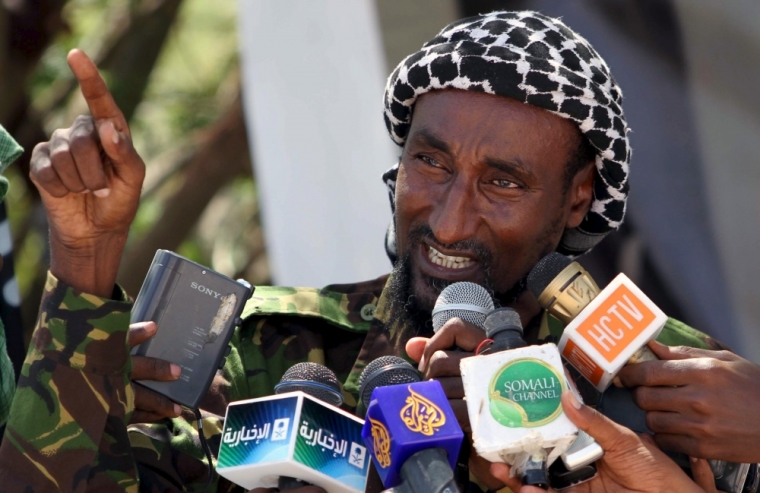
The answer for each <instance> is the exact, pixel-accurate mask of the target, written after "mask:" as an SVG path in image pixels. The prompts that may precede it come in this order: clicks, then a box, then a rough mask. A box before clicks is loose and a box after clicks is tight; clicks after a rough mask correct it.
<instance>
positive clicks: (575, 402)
mask: <svg viewBox="0 0 760 493" xmlns="http://www.w3.org/2000/svg"><path fill="white" fill-rule="evenodd" d="M568 392H570V397H569V399H570V404H572V406H573V407H574V408H575V409H580V408H581V401H579V400H578V398H577V397H575V392H573V391H570V390H568Z"/></svg>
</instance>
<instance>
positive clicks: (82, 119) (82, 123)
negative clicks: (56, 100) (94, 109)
mask: <svg viewBox="0 0 760 493" xmlns="http://www.w3.org/2000/svg"><path fill="white" fill-rule="evenodd" d="M88 126H89V127H91V128H94V127H95V119H94V118H93V117H91V116H89V115H79V116H77V117H76V118H74V125H72V128H76V127H88Z"/></svg>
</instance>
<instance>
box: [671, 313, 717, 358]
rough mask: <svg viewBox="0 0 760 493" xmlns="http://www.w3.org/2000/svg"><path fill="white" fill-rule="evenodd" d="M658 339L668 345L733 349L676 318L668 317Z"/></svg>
mask: <svg viewBox="0 0 760 493" xmlns="http://www.w3.org/2000/svg"><path fill="white" fill-rule="evenodd" d="M657 340H658V341H659V342H661V343H663V344H665V345H667V346H689V347H695V348H700V349H712V350H715V351H720V350H723V349H726V350H729V351H730V350H731V349H730V348H729V347H728V346H726V345H725V344H723V343H722V342H720V341H718V340H717V339H713V338H712V337H710V336H708V335H707V334H705V333H703V332H700V331H698V330H696V329H693V328H691V327H689V326H688V325H686V324H685V323H683V322H680V321H678V320H676V319H675V318H668V321H667V322H665V327H663V328H662V332H660V335H659V336H658V337H657Z"/></svg>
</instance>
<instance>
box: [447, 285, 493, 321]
mask: <svg viewBox="0 0 760 493" xmlns="http://www.w3.org/2000/svg"><path fill="white" fill-rule="evenodd" d="M493 308H494V306H493V298H491V295H490V294H488V291H486V289H485V288H484V287H483V286H481V285H480V284H475V283H474V282H465V281H462V282H455V283H453V284H449V285H448V286H446V288H445V289H444V290H443V291H441V294H439V295H438V299H437V300H436V301H435V306H434V307H433V331H434V332H438V331H439V330H440V329H441V327H443V325H444V324H445V323H446V322H448V321H449V319H451V318H454V317H458V318H461V319H462V320H464V321H465V322H470V323H471V324H473V325H475V326H477V327H480V328H481V329H482V328H483V322H484V321H485V319H486V315H488V314H489V313H491V311H493Z"/></svg>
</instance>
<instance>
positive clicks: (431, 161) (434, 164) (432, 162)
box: [419, 154, 441, 168]
mask: <svg viewBox="0 0 760 493" xmlns="http://www.w3.org/2000/svg"><path fill="white" fill-rule="evenodd" d="M419 158H420V159H421V160H422V161H424V162H425V163H426V164H429V165H430V166H432V167H434V168H440V167H441V165H440V164H438V161H436V160H435V159H433V158H431V157H430V156H425V155H424V154H423V155H420V156H419Z"/></svg>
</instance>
